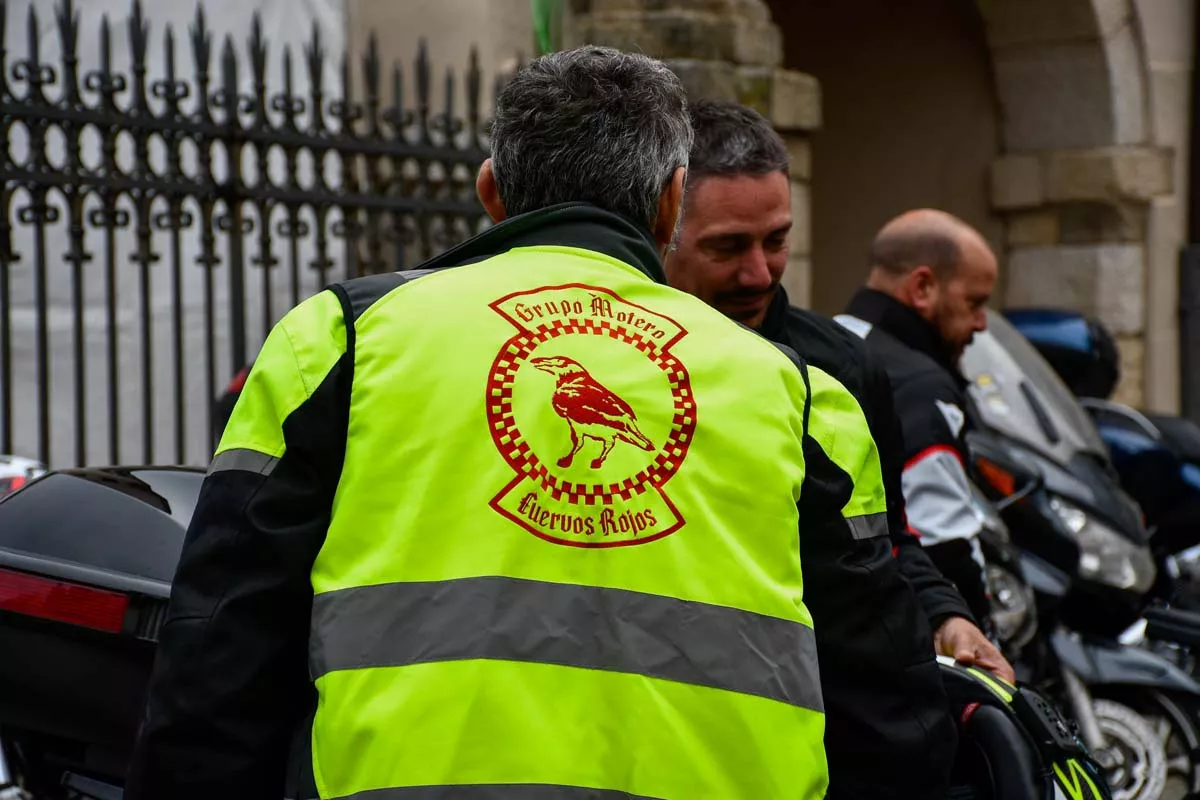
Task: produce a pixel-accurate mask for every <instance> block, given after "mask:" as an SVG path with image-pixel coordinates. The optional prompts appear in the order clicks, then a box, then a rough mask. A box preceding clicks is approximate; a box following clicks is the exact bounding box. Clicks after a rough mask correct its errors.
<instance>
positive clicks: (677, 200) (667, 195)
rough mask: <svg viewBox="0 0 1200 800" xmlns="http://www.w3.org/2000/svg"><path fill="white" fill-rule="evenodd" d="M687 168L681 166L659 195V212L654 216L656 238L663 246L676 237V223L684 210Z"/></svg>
mask: <svg viewBox="0 0 1200 800" xmlns="http://www.w3.org/2000/svg"><path fill="white" fill-rule="evenodd" d="M686 177H687V169H686V168H685V167H679V168H678V169H677V170H675V174H674V175H672V176H671V180H670V182H668V183H667V186H666V188H664V189H663V192H662V194H661V195H659V197H658V214H657V215H656V216H655V218H654V231H653V233H654V239H655V241H657V242H658V243H659V244H660V245H662V246H663V247H666V246H667V245H669V244H671V240H672V239H673V238H674V237H675V225H676V224H677V223H678V222H679V214H680V212H681V211H682V210H683V182H684V179H685V178H686Z"/></svg>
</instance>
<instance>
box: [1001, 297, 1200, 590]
mask: <svg viewBox="0 0 1200 800" xmlns="http://www.w3.org/2000/svg"><path fill="white" fill-rule="evenodd" d="M1005 317H1006V318H1007V319H1008V320H1009V321H1010V322H1011V323H1012V324H1013V327H1014V328H1016V330H1018V331H1019V332H1020V333H1021V334H1022V335H1023V336H1024V337H1025V338H1026V339H1027V340H1029V342H1030V343H1031V344H1032V345H1033V346H1034V348H1035V349H1037V350H1038V352H1039V353H1041V354H1042V356H1043V357H1044V358H1045V359H1046V362H1047V363H1048V364H1050V366H1051V367H1052V368H1053V369H1054V370H1055V372H1057V373H1058V375H1059V377H1061V378H1062V379H1063V382H1064V383H1065V384H1066V386H1067V387H1068V388H1069V389H1070V390H1071V391H1072V392H1074V393H1075V395H1076V397H1077V398H1078V401H1079V404H1080V405H1081V406H1082V407H1083V408H1084V409H1085V410H1086V411H1087V412H1088V413H1089V414H1090V415H1091V417H1092V421H1093V422H1094V423H1095V426H1096V428H1097V431H1098V432H1099V434H1100V437H1101V438H1102V440H1103V441H1104V444H1105V446H1106V447H1107V449H1108V453H1109V455H1110V459H1111V462H1112V466H1113V468H1114V469H1115V471H1116V474H1117V475H1118V476H1119V479H1120V483H1121V486H1122V488H1123V489H1124V490H1125V491H1127V492H1128V493H1129V494H1130V495H1131V496H1132V497H1133V498H1134V500H1136V501H1137V503H1138V505H1139V507H1140V508H1141V509H1142V512H1143V513H1144V514H1145V517H1146V525H1147V527H1148V528H1149V529H1150V531H1151V539H1150V543H1151V550H1152V552H1153V553H1154V556H1155V561H1156V563H1157V564H1158V567H1159V580H1158V582H1157V584H1156V586H1155V589H1154V595H1155V597H1156V598H1157V599H1159V600H1160V601H1161V602H1163V603H1165V604H1167V605H1170V606H1176V607H1181V608H1190V609H1200V563H1198V562H1200V426H1197V425H1196V424H1195V423H1194V422H1192V421H1191V420H1188V419H1183V418H1180V417H1175V416H1170V415H1166V414H1155V413H1151V412H1146V411H1141V410H1137V409H1133V408H1130V407H1129V406H1126V405H1123V404H1120V403H1116V402H1112V401H1111V400H1110V399H1109V398H1110V397H1111V395H1112V393H1113V390H1114V388H1115V386H1116V380H1117V377H1118V375H1119V363H1118V360H1117V359H1118V356H1117V351H1116V346H1115V344H1114V342H1113V339H1112V336H1111V335H1110V334H1109V333H1108V331H1107V330H1105V328H1104V326H1102V325H1101V324H1099V323H1098V322H1096V321H1094V320H1089V319H1087V318H1086V317H1084V316H1083V315H1081V314H1078V313H1075V312H1071V311H1063V310H1051V309H1016V310H1010V311H1006V312H1005Z"/></svg>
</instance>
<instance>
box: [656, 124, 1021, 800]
mask: <svg viewBox="0 0 1200 800" xmlns="http://www.w3.org/2000/svg"><path fill="white" fill-rule="evenodd" d="M691 116H692V125H693V128H694V130H695V142H694V144H693V147H692V151H691V156H690V166H689V170H688V194H687V198H686V201H685V210H684V217H685V220H686V223H685V224H684V225H683V228H682V230H681V231H680V232H679V235H678V239H677V242H676V244H675V246H674V247H673V248H672V251H671V252H670V253H669V255H668V257H667V260H666V271H667V276H668V278H669V279H670V281H671V283H672V285H674V286H677V287H679V288H682V289H684V290H686V291H688V292H691V293H692V294H695V295H696V296H698V297H700V298H701V299H703V300H705V301H706V302H708V303H710V304H711V305H713V306H714V307H715V308H717V309H719V310H721V311H722V312H724V313H725V314H726V315H727V316H729V317H731V318H733V319H735V320H738V321H740V322H742V323H744V324H746V325H749V326H751V327H754V328H756V329H757V330H759V331H760V332H761V333H762V334H763V335H764V336H766V337H767V338H769V339H771V340H772V341H775V342H778V343H782V344H784V345H787V346H789V347H791V348H793V349H794V350H795V351H796V352H798V353H799V354H800V356H801V357H802V358H803V359H804V360H805V361H806V362H807V364H808V366H809V368H810V377H811V375H816V374H824V375H827V376H832V378H833V379H836V381H837V383H839V384H840V385H842V386H844V387H845V389H846V390H848V391H849V392H850V393H851V394H852V395H853V396H854V400H855V402H854V410H855V411H856V412H857V413H856V414H855V419H853V420H850V421H848V422H846V423H845V424H843V425H841V426H837V425H836V424H835V422H836V421H837V420H838V419H839V418H838V417H836V416H833V415H831V414H830V413H829V412H827V411H826V410H825V409H824V408H822V407H820V406H818V405H817V404H816V402H815V400H814V405H813V410H812V415H811V424H810V426H809V429H808V434H809V440H808V442H807V444H808V445H809V447H810V450H812V451H817V450H819V449H823V450H824V451H826V452H828V453H830V454H831V455H832V456H834V459H833V461H830V460H828V459H825V458H823V457H822V456H821V455H819V454H817V455H814V456H812V457H810V458H808V459H807V465H808V472H807V474H806V486H805V487H804V488H803V489H802V490H801V495H802V496H801V506H800V508H801V518H802V519H803V520H805V521H807V522H808V523H809V524H808V525H807V526H806V527H805V528H804V535H802V536H801V539H800V543H801V558H802V560H803V562H804V577H805V585H806V586H807V587H808V588H809V594H808V595H806V600H807V604H808V606H809V609H810V610H811V611H812V614H813V621H814V624H815V626H816V632H817V648H818V652H819V655H820V659H821V678H822V688H823V694H824V697H825V706H826V713H827V725H826V737H825V742H826V750H827V754H828V758H829V770H830V789H829V797H830V798H839V799H842V798H872V800H880V799H881V798H882V799H885V800H886V798H896V799H897V800H900V799H901V798H903V799H904V800H922V798H929V799H930V800H932V799H933V798H940V797H942V796H943V795H944V793H945V787H946V783H947V781H948V779H949V773H950V768H951V765H952V763H953V758H954V750H955V730H954V723H953V720H952V718H951V716H950V713H949V708H948V703H947V699H946V696H945V693H944V691H943V689H942V685H941V678H940V676H939V674H938V668H937V665H936V662H935V660H934V651H935V644H936V649H937V651H939V652H941V653H943V654H945V655H948V656H953V657H955V658H957V659H960V660H961V661H963V662H966V663H973V664H977V665H978V666H981V667H984V668H988V669H992V670H993V671H995V672H997V673H998V674H999V675H1000V676H1001V677H1003V678H1006V679H1009V680H1011V679H1012V672H1011V668H1010V667H1009V666H1008V664H1007V663H1006V662H1005V661H1004V659H1003V657H1002V656H1001V655H1000V654H999V652H998V651H997V650H996V649H995V648H994V647H993V646H992V645H991V643H990V642H988V640H987V639H986V637H984V635H983V634H982V633H981V632H980V630H979V628H978V627H977V626H976V625H975V624H974V621H973V618H972V614H971V612H970V610H969V609H968V606H967V604H966V603H965V602H964V601H963V598H962V596H961V595H960V594H959V592H958V591H957V590H956V588H955V586H954V584H952V583H951V582H950V581H948V580H946V579H945V578H944V577H943V576H942V575H941V573H940V572H939V571H938V569H937V568H936V567H935V566H934V564H933V563H932V562H931V560H930V558H929V556H928V555H927V554H926V553H925V552H924V551H923V550H922V548H921V545H920V544H919V543H918V542H917V540H916V538H915V537H913V536H912V535H911V534H909V533H908V532H907V531H906V525H905V514H904V497H903V493H902V491H901V479H900V475H901V471H902V467H903V460H902V453H903V447H902V444H901V443H900V442H899V441H898V437H899V431H898V429H897V426H896V423H895V417H894V414H893V413H892V395H891V389H890V387H889V385H888V378H887V375H886V373H884V372H883V371H882V369H881V368H880V367H879V365H878V364H876V363H875V362H874V361H873V359H872V358H871V357H870V356H869V354H868V351H867V349H866V348H865V347H864V345H863V344H862V342H861V341H859V339H858V338H857V337H855V336H854V335H853V334H851V333H850V332H848V331H846V330H845V329H844V328H842V327H841V326H840V325H838V324H837V323H836V322H834V321H833V320H831V319H828V318H826V317H822V316H820V315H818V314H816V313H814V312H811V311H807V310H804V309H800V308H796V307H793V306H791V305H790V304H789V302H788V299H787V295H786V293H785V292H784V290H783V288H782V287H781V286H780V279H781V277H782V275H783V272H784V269H785V267H786V266H787V260H788V234H789V231H790V229H791V227H792V210H791V194H790V181H789V177H788V167H789V158H788V153H787V148H786V147H785V145H784V143H783V141H782V140H781V139H780V137H779V135H778V134H777V133H776V132H775V131H774V130H773V129H772V127H771V125H770V123H769V122H768V121H767V120H765V119H764V118H763V117H762V116H761V115H760V114H758V113H756V112H755V111H753V110H751V109H749V108H745V107H742V106H740V105H738V104H736V103H728V102H708V101H701V102H698V103H694V104H693V105H692V108H691ZM860 408H861V411H859V409H860ZM855 431H858V432H860V433H861V434H862V435H865V436H866V438H867V439H868V440H873V441H874V443H875V447H873V448H872V450H871V453H870V457H871V458H872V459H874V460H875V462H877V463H881V466H882V478H883V484H884V491H885V492H886V494H887V506H888V512H889V519H888V524H887V525H884V526H881V527H878V528H875V529H872V530H871V531H870V535H864V534H863V532H862V531H856V530H855V529H854V527H853V525H852V521H851V520H849V519H842V518H840V517H839V516H838V515H836V514H830V513H826V512H824V511H822V510H821V509H820V508H818V507H817V506H816V504H818V503H820V502H821V501H822V500H823V499H824V498H825V497H826V495H825V494H824V493H821V492H815V491H808V488H807V486H808V484H811V483H820V484H822V485H823V486H824V487H826V488H831V487H839V491H841V492H843V495H842V497H843V502H846V500H845V498H849V499H850V503H848V504H847V505H848V506H853V504H854V503H853V498H854V496H855V494H856V493H857V492H859V491H862V490H863V489H864V488H871V487H870V485H868V486H866V487H864V486H863V485H862V481H861V480H852V479H853V478H855V471H854V469H852V468H847V466H846V465H847V463H848V459H847V456H846V453H845V448H844V445H843V446H840V447H835V446H832V445H831V444H830V443H831V442H832V441H833V440H837V439H840V440H842V441H845V440H846V439H847V438H849V437H851V436H853V435H854V432H855ZM876 450H877V453H878V454H877V455H876ZM906 579H907V580H906Z"/></svg>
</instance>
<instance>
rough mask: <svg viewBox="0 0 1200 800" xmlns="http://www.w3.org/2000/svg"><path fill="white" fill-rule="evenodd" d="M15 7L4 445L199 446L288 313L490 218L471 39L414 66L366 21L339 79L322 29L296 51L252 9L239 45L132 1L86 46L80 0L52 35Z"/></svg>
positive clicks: (5, 249) (1, 419) (8, 119)
mask: <svg viewBox="0 0 1200 800" xmlns="http://www.w3.org/2000/svg"><path fill="white" fill-rule="evenodd" d="M7 11H8V8H7V6H6V4H5V3H4V2H3V0H0V39H3V40H4V42H5V43H6V44H5V49H4V50H2V51H0V453H11V452H20V453H21V454H25V455H34V456H36V457H39V458H41V459H42V460H44V461H47V462H49V463H51V464H52V465H53V466H66V465H68V464H70V463H75V464H89V463H90V464H96V463H99V462H109V463H118V462H131V461H140V462H142V463H151V462H155V463H164V462H173V463H203V462H204V461H205V460H207V458H208V455H209V452H210V448H211V441H212V439H211V437H212V420H211V409H212V401H213V399H214V398H215V396H216V395H217V394H218V393H219V392H220V391H221V389H222V387H223V386H224V384H225V382H226V381H227V380H228V378H229V377H230V376H231V375H232V374H233V372H234V371H235V370H236V369H237V368H238V367H240V366H241V365H242V364H244V363H245V362H246V361H247V359H248V358H252V357H253V353H254V351H255V350H256V349H257V347H258V346H259V344H260V343H261V341H262V339H263V338H265V336H266V333H267V331H268V330H269V329H270V327H271V325H272V324H273V323H274V322H275V321H276V320H277V319H278V317H279V315H280V314H281V313H283V312H284V311H286V310H287V309H288V308H290V307H291V306H292V305H294V304H295V303H297V302H299V301H300V300H302V299H303V298H304V297H306V296H308V295H309V294H311V293H312V292H314V291H316V290H318V289H319V288H320V287H322V286H324V285H326V284H327V283H328V282H330V281H332V280H338V279H341V278H342V277H344V276H354V275H358V274H363V273H368V272H378V271H384V270H392V269H397V268H402V267H405V266H410V265H412V264H413V263H415V262H417V261H419V260H422V259H424V258H426V257H428V256H430V255H432V254H434V253H436V252H438V251H440V250H441V249H444V248H445V247H447V246H449V245H450V244H452V243H454V242H456V241H458V240H461V239H462V238H465V237H466V236H468V235H470V234H472V233H474V232H476V231H477V230H479V229H480V228H481V227H482V226H483V225H485V224H486V222H485V219H484V217H483V214H482V210H481V208H480V207H479V205H478V204H477V201H476V199H475V196H474V174H475V170H476V168H477V166H478V164H479V163H480V162H481V161H482V159H483V158H484V157H485V155H486V140H485V127H486V123H485V120H484V119H483V118H482V107H481V93H482V88H483V87H482V83H483V78H482V72H481V69H480V65H479V63H478V59H477V57H476V56H475V54H474V53H472V56H471V59H470V62H469V64H468V65H467V68H466V70H465V72H464V73H463V75H462V80H461V81H458V80H456V79H455V77H454V74H453V73H448V74H446V75H445V76H444V78H439V79H438V80H437V81H435V80H434V76H433V75H432V74H431V68H430V62H429V58H428V55H427V53H426V50H425V48H424V46H423V45H422V47H421V50H420V52H419V54H418V55H417V57H416V59H415V63H414V64H413V66H412V70H411V72H409V73H408V74H405V71H403V70H402V69H401V68H400V67H399V66H396V67H394V68H392V69H390V70H385V69H383V67H382V65H381V63H380V57H379V55H378V50H377V47H376V42H375V39H374V38H372V39H371V41H370V45H369V47H368V49H367V51H366V53H365V55H364V56H363V57H362V58H361V64H360V65H359V66H360V69H359V70H358V71H357V73H358V74H356V75H352V71H351V68H350V64H349V59H346V58H343V59H342V60H341V63H340V75H338V74H337V72H336V71H335V70H336V69H337V65H336V60H333V63H331V59H330V57H329V53H328V52H327V50H326V45H323V43H322V37H321V34H320V31H319V30H318V28H317V27H316V25H314V27H313V31H312V35H311V39H310V40H309V41H308V42H307V44H305V45H304V46H303V48H302V51H303V52H302V53H300V54H293V53H292V52H291V50H290V48H287V47H285V48H282V50H280V51H278V52H271V48H270V46H269V45H268V42H267V41H266V40H265V38H264V34H263V30H262V26H261V21H260V20H259V18H258V17H257V15H256V16H255V18H254V24H253V26H252V29H251V31H250V34H249V37H248V40H247V41H246V42H245V45H246V49H245V50H244V51H242V53H243V55H239V48H238V46H237V44H236V43H235V42H234V41H233V40H232V39H231V38H230V37H229V36H226V37H225V38H224V41H223V43H222V44H221V45H220V47H219V50H218V48H217V43H216V42H215V41H214V39H215V38H216V37H215V36H214V34H213V32H212V29H211V27H210V25H211V23H210V22H209V21H207V20H206V19H205V14H204V11H203V9H202V8H201V9H199V10H198V11H197V13H196V16H195V19H194V21H192V22H191V24H190V25H189V30H188V31H187V35H186V36H185V37H181V39H178V40H177V38H176V36H175V34H174V32H173V31H172V30H171V29H170V28H169V27H167V28H165V29H163V30H161V31H155V32H154V34H153V35H152V33H151V25H150V22H149V21H147V19H146V18H145V17H144V16H143V13H142V7H141V5H140V3H139V2H136V0H135V2H134V3H133V6H132V11H131V14H130V16H129V18H128V20H127V21H126V22H125V23H123V26H122V27H123V29H124V30H122V28H121V27H117V26H110V24H109V22H108V20H107V19H105V20H104V21H103V22H102V23H101V24H100V25H99V27H98V29H97V28H96V27H95V26H93V29H92V30H90V31H87V33H88V34H89V35H95V36H97V37H98V42H96V43H95V44H98V47H94V46H93V47H92V50H91V54H92V55H93V56H94V57H95V60H96V61H97V62H98V63H94V64H86V63H84V59H83V58H82V57H81V51H82V48H81V46H80V42H81V37H80V33H81V28H80V19H79V13H78V11H77V10H76V8H75V4H74V3H73V2H72V0H63V2H62V3H61V4H60V5H59V6H58V8H57V10H56V13H55V20H54V22H53V28H54V31H51V30H50V29H49V28H47V29H46V30H43V29H42V28H41V22H40V21H39V19H38V16H37V14H36V11H35V10H33V9H32V7H31V9H30V11H29V14H28V17H27V19H26V20H25V21H24V24H25V31H24V36H21V35H20V33H21V32H20V31H19V30H17V31H13V30H10V28H11V26H13V25H14V24H19V22H18V23H14V21H13V20H9V19H8V18H7V17H8V15H7ZM55 31H56V32H55ZM114 31H115V32H114ZM45 33H51V34H52V35H51V39H55V38H56V39H57V44H58V49H59V50H60V52H59V54H58V57H57V58H53V59H52V60H53V62H54V63H48V61H50V60H51V58H50V57H47V60H43V55H42V51H43V50H45V49H47V48H46V47H45V45H44V44H43V43H44V42H45V41H46V37H45V36H44V35H43V34H45ZM9 34H16V35H13V36H11V37H10V35H9ZM122 34H124V38H125V39H126V40H127V49H128V52H127V53H119V52H117V48H116V47H115V46H114V39H115V38H120V37H121V35H122ZM21 38H23V39H24V40H25V41H24V45H23V47H21V48H20V49H18V47H17V44H16V42H18V41H20V39H21ZM89 41H90V40H89ZM180 41H182V42H183V43H185V46H181V44H180ZM276 49H277V50H278V48H276ZM182 51H186V52H182ZM294 56H295V57H294ZM243 58H245V60H243ZM122 59H124V60H127V62H128V69H127V70H122V69H121V68H120V67H119V65H118V63H117V62H118V60H122ZM247 61H248V66H247ZM327 71H328V72H330V73H333V74H332V75H330V74H327ZM334 76H337V77H336V78H334V80H330V78H333V77H334ZM337 78H340V80H338V79H337ZM332 83H339V84H340V85H339V86H337V87H336V90H335V91H334V93H332V97H331V92H330V86H329V85H327V84H332ZM301 84H304V85H303V86H302V85H301ZM435 84H438V89H439V91H438V92H436V94H439V95H440V97H437V98H435V96H434V95H435V91H434V86H435ZM489 89H490V90H492V91H494V90H495V87H489ZM356 91H357V92H358V96H356V95H355V92H356ZM459 91H462V92H463V101H460V102H462V105H463V109H462V111H461V113H460V111H459V110H458V108H457V107H456V96H457V92H459ZM435 100H436V107H435Z"/></svg>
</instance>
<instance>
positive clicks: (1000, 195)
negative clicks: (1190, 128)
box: [991, 146, 1174, 405]
mask: <svg viewBox="0 0 1200 800" xmlns="http://www.w3.org/2000/svg"><path fill="white" fill-rule="evenodd" d="M991 180H992V184H991V190H992V203H993V205H994V206H995V207H996V208H997V209H998V210H1000V211H1002V212H1004V213H1005V215H1006V217H1007V223H1008V224H1007V229H1006V242H1005V244H1006V247H1007V251H1008V253H1007V255H1008V258H1007V267H1008V273H1007V287H1008V289H1007V292H1006V296H1005V298H1004V301H1005V303H1006V304H1008V305H1025V306H1060V307H1066V308H1074V309H1077V310H1080V311H1082V312H1084V313H1087V314H1091V315H1094V316H1096V317H1098V318H1099V319H1100V320H1102V321H1103V322H1104V323H1105V325H1106V326H1107V327H1108V328H1109V329H1110V330H1111V331H1112V333H1113V334H1114V335H1115V336H1116V337H1117V341H1118V345H1119V347H1120V350H1121V355H1122V365H1121V366H1122V379H1121V383H1120V386H1119V387H1118V392H1117V398H1116V399H1118V400H1120V401H1122V402H1128V403H1131V404H1134V405H1140V404H1142V403H1143V402H1144V399H1145V394H1144V379H1145V369H1144V365H1143V362H1144V357H1145V335H1144V334H1145V330H1146V323H1147V320H1146V310H1147V303H1146V281H1145V260H1146V236H1147V225H1148V219H1149V211H1150V204H1151V202H1152V201H1153V200H1154V198H1156V197H1159V196H1161V195H1164V194H1169V193H1170V192H1171V191H1172V187H1173V183H1174V178H1173V174H1172V158H1171V153H1170V152H1169V151H1166V150H1163V149H1159V148H1154V147H1146V146H1126V147H1100V148H1089V149H1076V150H1049V151H1042V152H1040V153H1036V154H1020V155H1010V156H1005V157H1003V158H1001V159H999V160H998V161H996V162H995V163H994V164H993V165H992V175H991Z"/></svg>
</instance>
